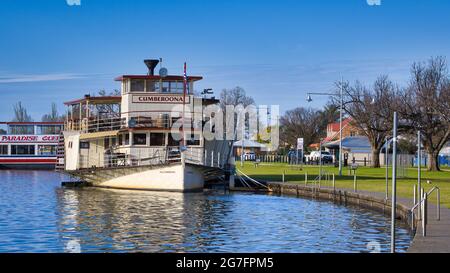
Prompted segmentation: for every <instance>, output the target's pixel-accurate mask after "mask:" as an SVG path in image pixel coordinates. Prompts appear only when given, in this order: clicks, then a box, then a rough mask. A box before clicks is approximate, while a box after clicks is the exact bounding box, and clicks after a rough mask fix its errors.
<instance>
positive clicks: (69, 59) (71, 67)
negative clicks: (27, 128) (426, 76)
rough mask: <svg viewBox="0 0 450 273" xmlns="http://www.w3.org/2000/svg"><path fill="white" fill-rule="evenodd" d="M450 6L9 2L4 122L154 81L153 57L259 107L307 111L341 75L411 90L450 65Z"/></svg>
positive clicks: (2, 60)
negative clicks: (19, 110)
mask: <svg viewBox="0 0 450 273" xmlns="http://www.w3.org/2000/svg"><path fill="white" fill-rule="evenodd" d="M449 13H450V1H439V0H414V1H410V0H381V6H369V5H368V4H367V2H366V0H342V1H338V0H303V1H299V0H279V1H265V0H227V1H213V0H210V1H206V0H190V1H182V0H164V1H162V0H161V1H159V0H152V1H144V0H128V1H126V0H81V6H69V5H67V3H66V0H39V1H32V0H28V1H27V0H2V3H1V5H0V37H1V40H0V109H2V110H1V112H0V120H10V119H11V118H12V105H13V104H14V103H16V102H17V101H22V102H23V103H24V105H25V106H26V107H27V108H28V109H29V112H30V114H31V115H32V116H33V118H34V119H35V120H40V118H41V116H42V115H43V114H44V113H46V112H48V111H49V109H50V104H51V102H56V103H58V106H59V110H60V111H63V110H64V107H63V105H62V102H63V101H68V100H71V99H75V98H78V97H81V96H83V95H84V94H87V93H94V92H97V91H98V90H101V89H106V90H113V89H115V88H119V85H118V83H117V82H114V81H113V78H114V77H115V76H118V75H121V74H144V73H145V72H146V68H145V66H144V64H143V62H142V60H143V59H145V58H159V57H162V58H163V59H164V66H166V67H167V68H168V69H169V72H170V73H171V74H182V67H183V62H184V61H186V62H187V63H188V69H189V71H188V74H190V75H201V76H203V77H204V80H203V81H201V82H199V83H198V84H197V88H196V89H197V90H199V91H200V90H202V89H203V88H209V87H211V88H213V89H214V90H215V91H216V93H217V94H218V93H219V92H220V90H222V89H223V88H232V87H235V86H241V87H243V88H244V89H245V90H246V91H247V92H248V94H250V95H251V96H253V97H254V98H255V100H256V102H257V103H258V104H279V105H280V109H281V111H283V112H284V111H286V110H288V109H291V108H294V107H297V106H309V105H310V106H313V107H321V106H322V105H323V104H324V103H325V102H326V100H327V98H317V99H316V100H315V101H314V102H313V103H311V104H307V103H306V101H305V93H306V92H308V91H316V92H317V91H329V90H331V89H332V88H333V82H335V81H336V80H338V79H339V78H340V77H341V76H342V77H344V79H346V80H350V81H354V80H357V79H359V80H361V81H362V82H365V83H367V84H370V83H371V82H372V81H373V80H374V79H375V78H376V77H377V76H378V75H380V74H389V75H390V76H391V78H392V79H393V80H395V81H397V82H398V83H399V84H400V85H405V84H406V83H407V80H408V77H409V69H410V65H411V64H412V63H413V62H414V61H424V60H426V59H428V58H429V57H430V56H437V55H443V56H447V57H450V46H449V45H450V35H448V33H449V29H450V16H448V14H449Z"/></svg>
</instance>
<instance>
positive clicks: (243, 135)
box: [241, 117, 245, 167]
mask: <svg viewBox="0 0 450 273" xmlns="http://www.w3.org/2000/svg"><path fill="white" fill-rule="evenodd" d="M244 131H245V117H244V124H243V125H242V140H241V167H244V157H245V154H244V139H245V133H244Z"/></svg>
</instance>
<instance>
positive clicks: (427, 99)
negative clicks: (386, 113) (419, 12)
mask: <svg viewBox="0 0 450 273" xmlns="http://www.w3.org/2000/svg"><path fill="white" fill-rule="evenodd" d="M399 106H400V107H399V109H400V110H401V114H402V116H403V117H404V118H406V119H408V120H409V121H410V128H411V129H412V130H420V131H421V133H422V136H423V137H422V144H423V146H424V148H425V150H426V151H427V153H428V162H429V164H428V170H430V171H439V170H440V168H439V162H438V156H439V152H440V150H441V149H442V148H443V147H444V145H445V144H446V143H447V141H449V139H450V120H449V115H450V110H449V109H450V108H449V106H450V78H449V75H448V67H447V62H446V60H445V58H443V57H436V58H431V59H430V60H429V61H428V63H415V64H413V66H412V69H411V81H410V83H409V86H408V87H407V88H405V89H404V92H403V96H402V100H401V104H400V105H399Z"/></svg>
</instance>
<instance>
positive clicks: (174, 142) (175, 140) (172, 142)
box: [168, 133, 181, 146]
mask: <svg viewBox="0 0 450 273" xmlns="http://www.w3.org/2000/svg"><path fill="white" fill-rule="evenodd" d="M180 139H181V135H180V134H178V133H172V134H169V144H168V146H180Z"/></svg>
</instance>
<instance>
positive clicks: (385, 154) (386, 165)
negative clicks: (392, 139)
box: [384, 137, 389, 200]
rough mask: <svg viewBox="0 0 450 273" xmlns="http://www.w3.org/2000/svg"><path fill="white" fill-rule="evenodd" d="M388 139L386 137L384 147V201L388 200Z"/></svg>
mask: <svg viewBox="0 0 450 273" xmlns="http://www.w3.org/2000/svg"><path fill="white" fill-rule="evenodd" d="M388 155H389V139H388V138H387V137H386V147H385V152H384V162H385V164H384V165H385V167H386V200H387V199H389V159H388Z"/></svg>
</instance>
